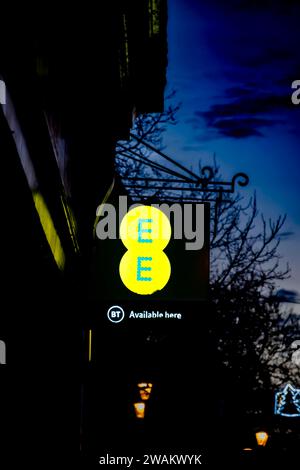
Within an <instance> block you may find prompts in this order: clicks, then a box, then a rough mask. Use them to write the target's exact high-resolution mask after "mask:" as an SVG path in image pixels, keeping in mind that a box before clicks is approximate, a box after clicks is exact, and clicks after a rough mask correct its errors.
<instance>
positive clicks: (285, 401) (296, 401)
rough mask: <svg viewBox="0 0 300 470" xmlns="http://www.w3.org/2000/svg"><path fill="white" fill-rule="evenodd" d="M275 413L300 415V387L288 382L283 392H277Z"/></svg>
mask: <svg viewBox="0 0 300 470" xmlns="http://www.w3.org/2000/svg"><path fill="white" fill-rule="evenodd" d="M274 413H275V414H276V415H281V416H286V417H288V418H296V417H300V389H297V388H294V387H293V386H292V385H290V384H288V385H286V386H285V388H284V389H283V390H282V391H281V392H277V393H276V394H275V409H274Z"/></svg>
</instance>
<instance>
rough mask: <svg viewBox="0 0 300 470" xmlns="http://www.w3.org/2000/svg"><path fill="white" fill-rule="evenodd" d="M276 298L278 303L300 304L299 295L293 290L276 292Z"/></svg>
mask: <svg viewBox="0 0 300 470" xmlns="http://www.w3.org/2000/svg"><path fill="white" fill-rule="evenodd" d="M276 298H277V299H278V300H279V301H280V302H287V303H292V304H300V294H299V292H297V291H294V290H287V289H280V290H278V291H277V292H276Z"/></svg>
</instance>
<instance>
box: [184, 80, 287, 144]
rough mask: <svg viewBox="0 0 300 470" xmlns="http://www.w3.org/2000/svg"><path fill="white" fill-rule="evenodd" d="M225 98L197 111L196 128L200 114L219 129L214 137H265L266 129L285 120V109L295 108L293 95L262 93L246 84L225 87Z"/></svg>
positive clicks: (195, 114) (205, 120)
mask: <svg viewBox="0 0 300 470" xmlns="http://www.w3.org/2000/svg"><path fill="white" fill-rule="evenodd" d="M225 99H226V102H225V103H218V104H214V105H212V106H211V107H210V108H209V109H208V110H207V111H195V112H194V118H191V119H190V123H191V124H192V125H193V127H197V124H196V122H195V117H196V118H198V119H199V118H200V120H204V122H205V124H206V127H207V129H209V130H214V131H215V132H213V134H215V135H214V137H218V136H219V137H224V136H225V137H231V138H234V139H243V138H247V137H263V136H264V134H263V132H262V130H263V129H264V128H266V127H272V126H275V125H278V124H284V123H285V120H284V119H282V118H283V116H284V112H285V111H287V110H289V109H290V107H291V104H290V96H283V95H277V96H274V95H272V94H268V93H259V92H256V91H253V90H251V89H250V88H248V87H242V86H239V87H231V88H228V89H227V90H225ZM279 115H280V119H279V118H278V116H279ZM258 116H262V117H258ZM272 116H274V117H272ZM198 126H199V124H198Z"/></svg>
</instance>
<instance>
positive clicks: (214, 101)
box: [164, 0, 300, 312]
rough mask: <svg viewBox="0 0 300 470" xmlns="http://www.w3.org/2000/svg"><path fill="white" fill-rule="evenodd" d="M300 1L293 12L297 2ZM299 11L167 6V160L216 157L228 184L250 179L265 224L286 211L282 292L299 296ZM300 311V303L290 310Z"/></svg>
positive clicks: (283, 6) (278, 5) (226, 4)
mask: <svg viewBox="0 0 300 470" xmlns="http://www.w3.org/2000/svg"><path fill="white" fill-rule="evenodd" d="M297 3H298V5H297ZM299 19H300V5H299V2H296V1H295V0H285V1H283V0H273V1H272V2H271V1H267V0H260V1H255V0H251V1H248V0H228V1H220V0H209V1H208V0H207V1H204V0H169V23H168V36H169V38H168V40H169V65H168V76H167V78H168V90H172V89H175V90H176V91H177V97H176V100H178V101H180V102H181V103H182V106H181V109H180V111H179V113H178V124H177V125H176V126H175V127H169V128H168V129H167V131H166V134H165V136H164V144H165V146H166V150H167V152H166V153H169V154H170V155H171V156H173V157H175V158H176V159H177V160H178V161H180V162H183V163H185V164H188V166H191V165H192V166H193V167H194V169H195V170H197V168H198V160H199V159H201V161H202V162H203V163H205V164H209V163H212V158H213V154H214V153H215V154H216V157H217V161H218V163H219V164H220V166H221V168H222V173H223V175H224V177H225V178H227V179H231V176H232V175H233V174H234V173H236V172H238V171H243V172H246V173H247V174H248V175H249V177H250V185H249V187H248V188H247V189H246V190H244V189H243V190H242V191H243V193H244V194H245V195H250V194H252V193H253V191H254V190H255V191H256V192H257V196H258V206H259V209H260V210H261V212H263V213H264V214H265V215H266V216H267V217H276V216H278V215H280V214H287V222H286V225H285V231H288V232H293V235H291V236H290V237H289V239H288V240H285V241H283V242H282V244H281V247H280V252H281V253H282V255H283V256H284V257H285V260H286V261H289V263H290V266H291V268H292V277H291V279H289V280H287V281H284V282H282V283H281V284H280V286H279V287H281V288H286V289H290V290H297V291H300V207H299V206H300V204H299V203H300V184H299V176H300V155H299V143H300V105H299V106H295V105H293V104H292V101H291V94H292V89H291V83H292V81H294V80H296V79H300V27H299V21H300V20H299ZM295 309H296V310H297V311H299V312H300V305H297V306H296V307H295Z"/></svg>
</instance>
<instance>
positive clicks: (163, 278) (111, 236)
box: [88, 196, 210, 321]
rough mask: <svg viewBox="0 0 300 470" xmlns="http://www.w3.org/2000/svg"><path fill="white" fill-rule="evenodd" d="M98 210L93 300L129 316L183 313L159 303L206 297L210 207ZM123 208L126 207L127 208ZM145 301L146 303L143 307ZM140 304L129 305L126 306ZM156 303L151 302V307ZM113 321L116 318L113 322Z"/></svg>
mask: <svg viewBox="0 0 300 470" xmlns="http://www.w3.org/2000/svg"><path fill="white" fill-rule="evenodd" d="M123 199H124V197H123V196H122V197H118V198H117V199H116V200H115V201H113V202H114V203H115V204H106V205H103V206H102V207H101V210H100V209H99V210H98V212H97V214H98V219H97V225H96V231H95V251H94V256H93V258H92V260H91V261H92V263H91V277H90V282H89V283H88V285H89V298H90V299H91V301H93V302H94V301H95V302H96V303H97V302H103V301H105V311H106V312H107V310H108V308H109V307H111V306H112V305H119V306H121V307H123V308H125V307H126V308H128V311H131V310H134V311H144V310H149V311H152V310H153V311H157V310H161V311H162V312H164V311H165V310H167V311H171V312H173V311H174V312H181V310H180V309H179V310H178V308H177V306H175V305H172V306H171V305H168V304H164V303H162V304H159V305H156V304H155V302H156V301H158V300H159V301H160V300H162V301H167V302H169V301H171V302H178V301H187V300H188V301H199V300H206V299H207V298H208V288H209V226H210V211H209V204H207V203H199V204H198V203H197V204H179V203H176V204H173V205H167V204H151V205H150V204H149V205H141V204H135V205H132V206H131V207H128V206H127V204H126V207H125V204H123V203H124V201H123ZM123 205H124V207H123ZM145 300H147V304H146V305H145V304H143V303H141V304H139V302H144V301H145ZM131 301H134V302H137V304H134V305H133V304H130V305H129V304H126V302H131ZM150 301H151V302H152V301H153V302H154V303H149V302H150ZM110 320H111V321H113V320H114V319H110Z"/></svg>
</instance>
